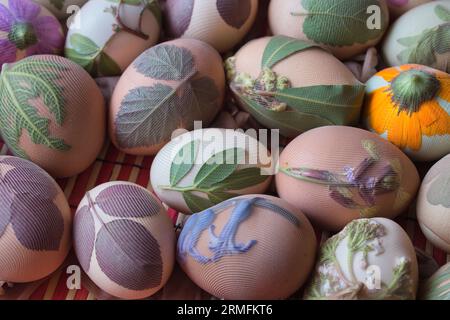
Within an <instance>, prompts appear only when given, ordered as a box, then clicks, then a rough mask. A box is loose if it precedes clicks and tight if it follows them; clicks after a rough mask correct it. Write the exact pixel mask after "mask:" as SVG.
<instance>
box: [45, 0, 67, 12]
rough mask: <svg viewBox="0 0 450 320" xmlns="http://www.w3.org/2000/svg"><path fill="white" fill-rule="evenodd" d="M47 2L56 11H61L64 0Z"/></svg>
mask: <svg viewBox="0 0 450 320" xmlns="http://www.w3.org/2000/svg"><path fill="white" fill-rule="evenodd" d="M49 1H50V3H51V4H52V5H53V6H54V7H55V8H56V9H58V10H62V8H64V2H65V0H49Z"/></svg>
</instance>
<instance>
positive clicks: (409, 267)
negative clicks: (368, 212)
mask: <svg viewBox="0 0 450 320" xmlns="http://www.w3.org/2000/svg"><path fill="white" fill-rule="evenodd" d="M365 250H367V251H366V253H365V254H364V251H365ZM418 278H419V275H418V264H417V258H416V254H415V251H414V246H413V244H412V242H411V240H410V239H409V237H408V235H407V234H406V232H405V231H404V230H403V229H402V228H401V227H400V226H399V225H398V224H397V223H395V222H394V221H392V220H389V219H385V218H373V219H358V220H354V221H352V222H351V223H350V224H348V225H347V226H346V227H345V228H344V230H342V231H341V232H340V233H339V234H337V235H335V236H333V237H331V238H330V239H328V240H326V241H325V242H324V243H323V244H322V245H321V247H320V249H319V253H318V260H317V264H316V267H315V271H314V275H313V277H312V278H311V280H310V283H309V285H308V286H307V289H306V291H305V299H306V300H315V299H326V300H341V299H343V300H348V299H350V300H414V299H415V297H416V292H417V286H418ZM388 288H396V289H394V290H392V289H391V290H389V289H388Z"/></svg>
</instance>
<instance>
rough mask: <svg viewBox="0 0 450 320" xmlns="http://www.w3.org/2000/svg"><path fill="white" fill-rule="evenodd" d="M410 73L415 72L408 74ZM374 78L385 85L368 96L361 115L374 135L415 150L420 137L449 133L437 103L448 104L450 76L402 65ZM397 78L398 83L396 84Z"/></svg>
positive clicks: (446, 115) (449, 119)
mask: <svg viewBox="0 0 450 320" xmlns="http://www.w3.org/2000/svg"><path fill="white" fill-rule="evenodd" d="M410 70H416V71H414V72H410V73H408V71H410ZM417 71H419V72H417ZM400 75H403V77H399V76H400ZM417 75H418V76H417ZM377 76H379V77H382V78H383V79H384V80H386V82H388V85H387V86H383V87H380V88H377V89H376V90H375V91H373V92H371V93H369V94H368V96H367V100H366V108H365V114H364V116H365V118H366V119H368V124H369V125H370V127H371V128H373V130H374V131H375V132H377V133H378V134H383V133H385V132H387V138H388V140H389V141H391V142H392V143H394V144H395V145H397V146H398V147H399V148H402V149H404V148H410V149H411V150H415V151H417V150H419V149H420V148H421V146H422V136H423V135H425V136H436V135H445V134H450V115H449V113H448V112H447V111H446V110H445V109H444V108H443V107H441V106H440V105H439V102H438V98H441V99H442V100H444V101H446V102H449V103H450V75H449V74H447V73H444V72H441V71H438V70H433V69H430V68H427V67H424V66H420V65H405V66H402V67H394V68H388V69H385V70H383V71H381V72H379V73H378V74H377ZM415 76H417V77H418V78H419V79H418V80H417V81H418V83H419V84H418V85H417V86H416V85H415V83H413V82H412V81H413V80H412V77H415ZM396 79H399V80H398V81H401V83H397V85H396V84H395V81H397V80H396ZM427 81H428V82H427ZM434 89H436V90H435V91H433V90H434ZM430 95H432V96H431V97H430Z"/></svg>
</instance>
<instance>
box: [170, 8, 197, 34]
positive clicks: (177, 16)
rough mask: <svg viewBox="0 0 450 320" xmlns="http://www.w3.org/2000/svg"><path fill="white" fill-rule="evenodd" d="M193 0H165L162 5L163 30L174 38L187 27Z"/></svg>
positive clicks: (189, 21)
mask: <svg viewBox="0 0 450 320" xmlns="http://www.w3.org/2000/svg"><path fill="white" fill-rule="evenodd" d="M194 1H195V0H183V1H179V0H166V1H165V4H164V7H165V11H166V12H167V14H166V15H165V16H164V22H165V23H164V24H165V25H164V27H165V31H167V33H168V34H169V35H170V36H171V37H174V38H179V37H181V36H182V35H183V34H184V33H185V32H186V30H187V29H188V28H189V25H190V24H191V19H192V13H193V11H194Z"/></svg>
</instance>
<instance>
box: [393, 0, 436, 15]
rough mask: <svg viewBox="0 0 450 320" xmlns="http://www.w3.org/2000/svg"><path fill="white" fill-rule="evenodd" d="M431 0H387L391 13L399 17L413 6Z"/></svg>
mask: <svg viewBox="0 0 450 320" xmlns="http://www.w3.org/2000/svg"><path fill="white" fill-rule="evenodd" d="M431 1H433V0H387V4H388V6H389V12H390V14H391V15H392V16H393V17H398V16H400V15H402V14H404V13H405V12H406V11H408V10H411V9H412V8H415V7H417V6H420V5H421V4H424V3H428V2H431Z"/></svg>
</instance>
